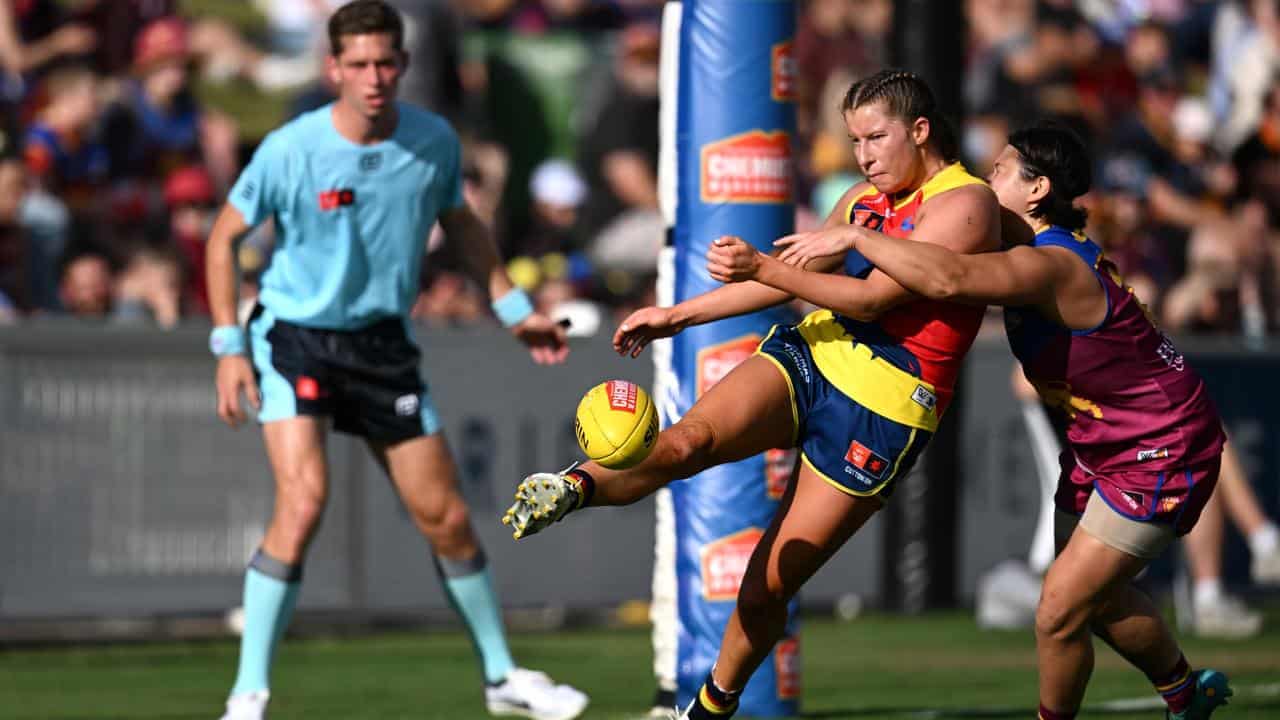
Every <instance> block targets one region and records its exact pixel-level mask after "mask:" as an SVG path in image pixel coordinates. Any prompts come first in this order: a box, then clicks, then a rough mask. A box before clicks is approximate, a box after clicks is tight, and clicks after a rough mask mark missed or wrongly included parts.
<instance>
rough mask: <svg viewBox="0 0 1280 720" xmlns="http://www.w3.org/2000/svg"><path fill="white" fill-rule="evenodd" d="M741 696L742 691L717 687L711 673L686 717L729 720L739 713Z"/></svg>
mask: <svg viewBox="0 0 1280 720" xmlns="http://www.w3.org/2000/svg"><path fill="white" fill-rule="evenodd" d="M740 695H742V691H741V690H733V691H730V690H721V689H720V687H719V686H718V685H716V681H715V680H713V679H712V678H711V673H707V680H706V682H704V683H702V689H701V690H699V691H698V697H696V698H694V700H693V704H691V705H690V706H689V713H688V715H687V716H686V717H688V718H689V720H727V719H728V718H731V717H733V714H734V713H735V712H737V711H738V696H740Z"/></svg>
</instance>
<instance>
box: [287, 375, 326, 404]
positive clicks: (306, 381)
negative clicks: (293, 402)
mask: <svg viewBox="0 0 1280 720" xmlns="http://www.w3.org/2000/svg"><path fill="white" fill-rule="evenodd" d="M293 394H294V395H296V396H298V399H299V400H319V399H320V383H318V382H316V379H315V378H313V377H309V376H307V375H299V376H298V379H297V380H295V381H294V383H293Z"/></svg>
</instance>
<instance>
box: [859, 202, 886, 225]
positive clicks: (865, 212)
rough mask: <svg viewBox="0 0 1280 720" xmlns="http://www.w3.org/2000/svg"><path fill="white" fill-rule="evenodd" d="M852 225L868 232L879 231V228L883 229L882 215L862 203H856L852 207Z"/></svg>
mask: <svg viewBox="0 0 1280 720" xmlns="http://www.w3.org/2000/svg"><path fill="white" fill-rule="evenodd" d="M853 224H854V225H858V226H860V227H864V228H867V229H868V230H876V231H879V230H880V228H882V227H884V215H881V214H880V213H878V212H876V211H875V210H872V209H871V208H869V207H867V206H866V205H863V204H862V203H858V204H857V205H854V206H853Z"/></svg>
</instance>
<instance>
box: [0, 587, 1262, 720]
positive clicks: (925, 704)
mask: <svg viewBox="0 0 1280 720" xmlns="http://www.w3.org/2000/svg"><path fill="white" fill-rule="evenodd" d="M1269 619H1270V620H1272V623H1271V625H1272V627H1273V628H1277V629H1273V630H1270V631H1268V632H1267V633H1266V634H1264V635H1262V636H1261V637H1258V638H1254V639H1251V640H1247V641H1234V642H1227V641H1202V640H1191V641H1187V642H1186V643H1185V649H1186V651H1187V654H1188V656H1189V657H1190V658H1191V660H1192V662H1193V663H1194V664H1196V665H1206V664H1208V665H1212V666H1215V667H1218V668H1221V669H1223V670H1226V671H1227V672H1229V673H1230V674H1231V676H1232V682H1233V684H1234V685H1235V686H1236V687H1237V688H1238V697H1237V699H1236V701H1234V702H1233V703H1232V705H1231V706H1230V707H1228V708H1227V709H1225V710H1224V711H1220V712H1219V713H1218V714H1217V715H1215V717H1223V718H1275V717H1280V694H1278V693H1280V622H1278V620H1280V618H1278V617H1277V614H1276V613H1274V612H1273V613H1272V614H1271V617H1270V618H1269ZM512 642H513V645H514V650H515V654H516V656H517V659H518V660H520V661H521V662H522V663H523V664H526V665H528V666H530V667H534V668H538V669H544V670H546V671H548V672H550V673H552V674H553V675H554V676H555V677H557V678H559V679H563V680H567V681H571V682H572V683H574V684H576V685H578V686H579V687H580V688H582V689H583V690H585V691H586V692H588V693H589V694H590V695H591V696H592V705H591V707H590V708H589V709H588V711H587V714H586V717H588V718H610V719H621V718H628V717H635V716H636V715H638V714H639V711H641V710H643V709H645V708H644V706H645V704H646V703H647V701H648V700H649V694H650V693H651V692H652V680H651V676H650V670H649V667H650V652H649V645H648V633H647V631H645V630H638V629H632V630H582V631H565V632H557V633H535V634H522V635H516V636H515V637H514V638H513V641H512ZM1032 646H1033V645H1032V639H1031V636H1030V634H1029V633H1022V632H982V631H979V630H977V629H976V628H975V627H974V625H973V623H972V621H971V620H970V619H969V617H967V616H964V615H960V614H939V615H931V616H928V617H925V618H910V619H908V618H898V617H888V616H880V615H872V616H866V617H863V618H860V619H858V620H856V621H854V622H852V623H836V622H832V621H829V620H825V619H821V620H820V619H812V620H809V621H808V622H806V623H805V625H804V634H803V639H802V648H803V653H804V684H805V694H804V711H805V712H804V715H805V717H810V718H878V717H886V718H892V717H917V718H928V717H1024V718H1026V717H1032V716H1033V714H1034V707H1035V700H1036V693H1035V668H1034V659H1033V654H1032ZM235 652H236V646H235V645H234V644H233V643H232V642H229V641H218V642H205V643H186V644H152V645H137V646H110V647H93V648H76V649H40V650H16V651H5V652H0V718H5V719H13V720H18V719H19V718H21V719H22V720H37V719H39V720H89V719H90V718H93V719H95V720H97V719H100V718H129V719H130V720H144V719H146V720H151V719H159V718H174V719H177V718H201V719H205V720H212V719H213V718H216V717H217V716H218V714H219V713H220V710H221V703H222V700H223V696H224V694H225V692H226V690H227V688H228V686H229V684H230V682H231V680H232V674H233V672H234V664H235V658H236V655H235ZM273 684H274V689H273V692H274V694H275V696H276V702H275V703H273V705H272V718H273V719H274V720H286V719H289V718H307V719H308V720H310V719H312V718H317V719H318V718H353V719H354V718H371V719H372V718H417V719H422V720H426V719H429V718H441V719H444V718H448V719H450V720H460V719H466V718H483V717H487V716H486V715H485V714H484V713H483V711H482V708H481V705H480V694H479V678H478V675H477V671H476V666H475V663H474V662H473V659H472V651H471V646H470V644H469V642H468V640H467V639H466V638H465V637H464V636H463V635H462V634H460V633H456V632H427V633H420V634H419V633H414V634H410V633H397V634H390V635H375V636H367V637H357V638H350V637H345V638H335V639H302V640H291V641H288V642H286V643H285V645H284V646H283V647H282V650H281V652H280V657H279V659H278V662H277V666H276V672H275V675H274V678H273ZM1151 694H1152V693H1151V689H1150V687H1149V686H1148V685H1147V684H1146V682H1145V680H1144V679H1143V678H1142V677H1141V675H1140V674H1139V673H1138V672H1137V671H1136V670H1133V669H1131V668H1129V667H1128V666H1127V665H1124V664H1123V663H1122V661H1121V660H1119V658H1118V657H1117V656H1115V655H1114V654H1113V653H1112V652H1111V651H1110V650H1108V649H1106V648H1100V649H1099V652H1098V663H1097V668H1096V670H1095V671H1094V676H1093V681H1092V683H1091V686H1090V689H1089V696H1088V698H1087V700H1086V703H1088V704H1089V706H1091V707H1093V708H1098V707H1099V703H1103V702H1105V701H1109V700H1116V699H1121V698H1147V697H1150V696H1151ZM1086 710H1087V711H1086V712H1085V713H1083V714H1082V717H1099V716H1105V717H1115V718H1160V717H1163V716H1164V715H1163V713H1162V712H1159V711H1157V710H1145V711H1141V712H1127V713H1118V712H1113V711H1106V710H1105V709H1103V710H1101V711H1093V712H1090V711H1088V710H1089V708H1086Z"/></svg>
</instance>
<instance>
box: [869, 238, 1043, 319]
mask: <svg viewBox="0 0 1280 720" xmlns="http://www.w3.org/2000/svg"><path fill="white" fill-rule="evenodd" d="M858 230H861V228H859V229H858ZM855 246H856V247H857V249H858V251H859V252H861V253H862V254H863V255H865V256H866V258H867V260H869V261H871V263H872V264H874V265H875V266H876V267H877V268H878V269H880V270H881V271H882V272H884V273H885V274H886V275H888V276H889V277H892V278H893V279H894V280H896V281H898V282H899V283H900V284H902V285H903V286H904V287H906V288H907V289H909V290H911V291H912V292H915V293H919V294H920V295H923V296H925V297H927V298H932V299H934V300H947V301H951V302H959V303H966V304H972V305H1039V304H1042V303H1043V302H1045V301H1046V300H1048V299H1051V298H1052V297H1053V290H1054V286H1055V283H1056V280H1057V278H1058V276H1059V274H1060V267H1061V263H1060V262H1059V259H1058V258H1057V257H1056V254H1055V253H1050V252H1045V251H1044V250H1038V249H1036V248H1032V247H1027V246H1019V247H1015V248H1012V249H1010V250H1007V251H1004V252H991V253H982V254H978V255H964V254H961V253H957V252H952V251H951V250H949V249H947V248H945V247H942V246H941V245H934V244H932V243H922V242H916V241H913V240H900V239H898V238H892V237H889V236H887V235H882V234H881V233H873V232H857V235H856V240H855ZM1064 252H1065V251H1064Z"/></svg>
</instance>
